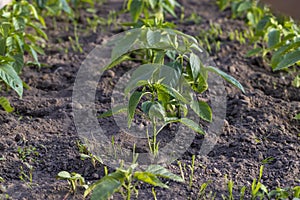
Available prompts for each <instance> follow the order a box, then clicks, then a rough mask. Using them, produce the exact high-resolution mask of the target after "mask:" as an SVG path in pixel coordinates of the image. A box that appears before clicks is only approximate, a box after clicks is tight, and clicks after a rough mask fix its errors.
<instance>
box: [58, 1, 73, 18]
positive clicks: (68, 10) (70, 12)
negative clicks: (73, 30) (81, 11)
mask: <svg viewBox="0 0 300 200" xmlns="http://www.w3.org/2000/svg"><path fill="white" fill-rule="evenodd" d="M60 2H61V4H62V9H63V10H64V11H65V12H66V13H68V14H69V15H70V14H72V9H71V8H70V6H69V4H68V2H67V1H66V0H60Z"/></svg>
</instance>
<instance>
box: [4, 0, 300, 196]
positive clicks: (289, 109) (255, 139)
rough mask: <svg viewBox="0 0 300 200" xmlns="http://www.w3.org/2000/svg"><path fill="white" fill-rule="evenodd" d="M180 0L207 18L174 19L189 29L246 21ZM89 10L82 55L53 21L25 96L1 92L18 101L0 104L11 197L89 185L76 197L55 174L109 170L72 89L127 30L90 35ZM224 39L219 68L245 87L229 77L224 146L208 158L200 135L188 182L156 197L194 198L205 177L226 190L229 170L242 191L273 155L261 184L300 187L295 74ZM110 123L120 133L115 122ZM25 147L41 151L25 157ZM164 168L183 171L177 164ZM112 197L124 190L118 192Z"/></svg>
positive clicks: (299, 99) (28, 74) (94, 175)
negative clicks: (83, 142) (9, 108)
mask: <svg viewBox="0 0 300 200" xmlns="http://www.w3.org/2000/svg"><path fill="white" fill-rule="evenodd" d="M182 4H183V5H184V7H185V15H186V16H189V15H191V14H192V13H196V14H197V15H199V16H201V23H200V24H196V23H194V22H192V21H185V22H183V23H180V20H178V19H175V21H176V23H177V25H178V28H179V29H180V30H182V31H184V32H186V33H188V34H191V35H195V36H197V35H198V34H199V33H200V31H201V30H203V29H204V30H207V29H208V28H209V22H213V23H219V24H220V25H221V27H222V29H223V31H224V32H225V33H226V32H229V31H230V30H234V29H238V30H244V29H245V28H246V26H245V24H244V23H243V22H242V21H239V20H232V19H230V13H229V11H225V12H223V13H221V12H220V11H219V10H218V8H217V6H216V5H214V3H213V2H212V1H209V0H201V1H199V0H190V1H183V2H182ZM121 7H122V2H121V1H109V2H107V3H105V4H103V5H101V6H99V8H98V14H99V15H101V16H104V17H105V16H107V15H108V11H109V10H113V9H115V10H119V9H120V8H121ZM88 15H89V14H88V13H86V12H85V11H84V10H81V17H80V20H81V21H80V23H82V24H83V25H82V27H81V28H82V29H83V31H80V32H79V33H80V43H81V44H83V45H82V47H83V52H84V53H78V52H74V51H73V50H72V48H71V46H70V42H69V41H68V36H69V35H71V36H73V35H74V34H73V28H72V26H71V25H70V26H69V31H66V30H65V29H66V26H67V23H66V22H65V21H63V20H61V21H58V22H57V27H56V28H55V27H53V26H51V24H52V23H51V20H49V23H48V24H49V27H48V30H47V33H48V34H49V43H48V47H47V48H46V49H45V50H46V55H45V56H41V57H40V60H41V62H42V63H44V64H45V65H46V66H45V67H42V68H41V69H40V70H38V69H37V68H34V67H26V68H25V69H24V71H23V73H22V78H23V80H24V81H25V82H26V83H27V84H28V85H29V86H30V90H25V93H24V97H23V99H18V98H17V97H16V95H14V94H13V92H9V93H8V94H7V93H4V92H1V93H0V96H2V95H3V96H8V97H9V99H10V101H11V102H12V105H13V106H14V108H15V112H13V113H12V114H7V113H5V112H4V111H0V159H1V160H0V177H2V178H3V179H4V180H5V181H4V182H3V183H0V199H5V194H8V196H9V198H10V199H17V200H19V199H30V200H34V199H37V200H40V199H51V200H54V199H55V200H56V199H83V196H82V194H83V189H82V188H79V190H78V191H77V192H76V194H75V195H73V194H71V193H70V191H69V189H70V187H69V185H68V183H67V182H66V181H62V180H57V179H56V176H57V174H58V172H60V171H62V170H65V171H69V172H77V173H79V174H81V175H82V176H83V177H84V178H85V179H86V181H87V182H88V183H91V182H93V181H95V180H97V179H99V178H100V177H102V176H103V175H104V170H103V168H104V166H103V165H101V164H99V163H98V164H97V165H96V167H94V166H93V165H92V163H91V162H90V160H88V159H86V160H84V161H83V160H81V159H80V153H79V149H78V146H77V145H76V143H77V141H78V140H79V137H78V135H77V132H76V128H75V126H74V123H73V115H74V114H73V112H72V106H74V105H72V99H71V98H72V88H73V83H74V81H75V78H76V73H77V71H78V69H79V67H80V65H81V62H82V61H83V60H84V59H85V57H86V55H87V54H88V53H89V52H90V51H91V50H92V49H93V48H94V47H95V46H96V45H97V44H100V43H101V42H102V41H103V40H104V39H105V38H108V37H109V36H111V35H114V34H116V33H118V32H120V31H122V30H121V29H119V28H116V27H115V26H114V25H111V26H109V27H105V26H101V27H99V28H98V32H97V33H93V32H92V31H90V30H88V29H89V28H88V27H87V26H86V24H85V23H86V22H85V21H84V16H88ZM220 40H221V50H220V51H219V52H213V53H212V55H211V56H212V57H213V59H214V61H215V62H216V64H217V65H218V67H220V68H221V69H222V70H223V71H226V72H227V73H229V74H231V75H232V76H234V77H235V78H236V79H238V80H239V81H240V82H241V84H242V85H243V86H244V87H245V89H246V93H245V94H242V93H241V92H240V91H239V90H237V89H236V88H234V87H233V86H231V85H229V84H227V83H225V85H226V91H227V94H228V95H227V112H226V113H227V115H226V120H225V121H224V128H223V133H222V134H221V135H220V137H219V139H218V142H217V145H216V146H215V147H214V149H213V150H212V151H211V152H210V153H209V154H208V155H207V156H200V155H197V149H198V147H197V144H199V143H201V140H202V139H203V137H198V136H197V137H196V139H195V141H194V143H193V144H192V145H191V147H190V148H189V149H188V150H187V151H186V153H185V154H184V155H183V156H182V157H181V158H179V159H178V160H179V161H180V162H181V163H182V165H183V166H185V168H186V171H185V178H186V183H176V182H169V183H168V184H169V186H170V189H169V190H166V189H160V188H156V194H157V199H197V194H198V191H199V188H200V186H201V184H203V183H205V182H208V181H211V184H210V185H209V187H208V190H211V191H213V192H216V193H217V198H216V199H221V194H226V191H227V185H226V180H227V179H226V177H227V178H228V179H232V180H233V181H234V183H235V186H236V190H235V191H234V194H235V196H236V195H238V193H239V191H238V189H240V188H241V187H242V186H243V185H246V186H247V187H249V188H250V186H251V183H252V180H253V179H254V178H257V176H258V174H259V167H260V166H261V165H262V164H263V160H264V159H266V158H272V159H271V161H270V162H269V163H267V164H265V169H264V174H263V177H262V182H263V183H264V184H265V185H266V186H267V187H268V188H269V189H275V188H276V187H294V186H297V185H300V172H299V166H300V160H299V158H300V151H299V150H300V149H299V147H300V145H299V144H300V140H299V133H300V122H299V121H296V120H294V119H293V117H294V116H295V114H296V113H297V112H298V113H299V111H300V91H299V89H297V88H294V87H293V86H291V80H292V74H291V73H288V72H276V73H273V72H272V71H271V70H270V67H269V66H268V65H267V64H266V63H264V62H263V61H262V60H261V59H260V58H246V57H245V56H244V55H245V53H246V52H247V51H248V50H249V49H250V48H251V46H249V45H247V44H246V45H241V44H239V43H238V42H236V41H230V40H229V38H228V37H220ZM204 48H205V47H204ZM66 49H68V51H67V52H65V50H66ZM116 77H118V75H117V73H108V75H107V76H106V79H108V80H110V79H111V80H114V79H116ZM102 89H103V93H101V92H100V93H99V94H97V95H98V96H99V98H98V97H97V99H99V102H98V103H99V105H100V106H101V108H100V110H99V112H102V111H104V110H106V109H107V108H108V106H109V102H108V101H107V99H108V98H109V92H108V91H109V89H110V86H109V85H106V86H105V85H104V87H103V88H102ZM10 93H11V94H12V95H10ZM107 130H111V131H116V130H114V127H109V128H108V129H107ZM20 148H21V149H23V150H24V151H26V149H27V150H28V149H29V150H30V149H31V150H33V148H35V150H33V151H32V152H31V153H30V154H29V155H25V156H23V158H22V156H20V154H21V155H22V153H21V152H20ZM18 149H19V150H18ZM27 152H28V151H27ZM193 154H195V155H196V165H195V174H194V178H193V186H192V188H189V186H188V182H189V178H188V177H189V173H190V169H189V167H188V165H190V164H191V157H192V155H193ZM25 162H27V163H29V164H31V165H32V166H33V181H32V183H30V182H29V181H28V180H26V178H25V181H22V180H20V173H21V171H22V170H21V168H20V167H23V169H24V171H25V173H26V174H29V169H28V167H26V165H25V164H24V163H25ZM167 168H168V169H170V170H171V171H172V172H174V173H176V174H178V175H180V170H179V167H178V164H177V162H174V163H172V164H170V165H168V166H167ZM110 170H113V169H110ZM248 192H249V190H248ZM114 199H121V197H120V196H118V195H116V196H115V198H114ZM137 199H153V197H152V193H151V187H150V186H148V185H143V184H142V185H141V186H139V197H138V198H137Z"/></svg>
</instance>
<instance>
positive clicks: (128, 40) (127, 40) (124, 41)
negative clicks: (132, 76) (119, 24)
mask: <svg viewBox="0 0 300 200" xmlns="http://www.w3.org/2000/svg"><path fill="white" fill-rule="evenodd" d="M140 33H141V31H140V30H136V29H134V30H132V31H129V32H127V33H126V35H125V36H124V37H123V38H120V39H121V40H117V42H116V43H115V46H114V48H113V50H112V53H111V61H112V62H113V61H115V60H116V59H118V58H119V57H120V56H122V55H124V54H126V53H128V51H129V50H130V48H131V47H132V46H133V45H134V44H135V42H136V41H137V40H138V39H139V36H140Z"/></svg>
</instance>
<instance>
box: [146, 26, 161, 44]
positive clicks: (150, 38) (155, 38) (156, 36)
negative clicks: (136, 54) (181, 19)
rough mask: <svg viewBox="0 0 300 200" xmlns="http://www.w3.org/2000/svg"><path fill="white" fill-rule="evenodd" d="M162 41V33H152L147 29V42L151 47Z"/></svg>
mask: <svg viewBox="0 0 300 200" xmlns="http://www.w3.org/2000/svg"><path fill="white" fill-rule="evenodd" d="M160 39H161V33H160V32H159V31H152V30H151V29H147V42H148V44H149V45H150V46H153V45H155V44H156V43H158V42H159V41H160Z"/></svg>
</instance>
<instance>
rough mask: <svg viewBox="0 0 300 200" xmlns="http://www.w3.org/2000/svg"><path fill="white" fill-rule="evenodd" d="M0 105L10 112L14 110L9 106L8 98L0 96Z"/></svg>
mask: <svg viewBox="0 0 300 200" xmlns="http://www.w3.org/2000/svg"><path fill="white" fill-rule="evenodd" d="M0 105H1V107H2V108H3V109H4V110H5V111H6V112H8V113H11V112H13V111H14V108H13V107H11V105H10V103H9V100H8V99H7V98H5V97H0Z"/></svg>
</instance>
